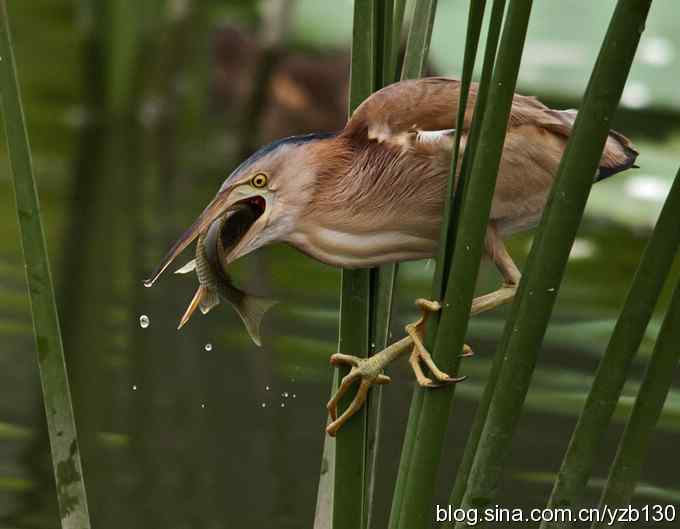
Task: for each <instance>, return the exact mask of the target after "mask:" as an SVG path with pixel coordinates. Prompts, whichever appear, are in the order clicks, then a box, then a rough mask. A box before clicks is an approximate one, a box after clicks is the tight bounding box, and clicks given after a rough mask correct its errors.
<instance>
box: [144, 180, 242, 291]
mask: <svg viewBox="0 0 680 529" xmlns="http://www.w3.org/2000/svg"><path fill="white" fill-rule="evenodd" d="M234 191H236V192H234ZM243 198H244V196H243V194H242V193H239V192H238V188H236V190H235V188H234V187H228V188H226V189H223V190H222V191H220V192H219V193H218V194H217V196H216V197H215V198H214V199H213V200H212V201H211V202H210V204H208V206H207V207H206V208H205V209H204V210H203V212H202V213H201V214H200V216H199V217H198V218H197V219H196V220H195V221H194V223H193V224H192V225H191V226H190V227H189V229H187V230H186V231H185V232H184V233H183V234H182V235H181V236H180V238H179V239H177V240H176V241H175V243H174V244H173V245H172V247H171V248H170V250H169V251H168V253H167V254H166V255H165V257H163V259H162V260H161V262H160V264H159V265H158V267H157V268H156V270H155V271H154V273H153V274H152V275H151V277H150V278H149V279H146V280H145V281H144V286H146V287H150V286H152V285H153V284H154V283H155V282H156V280H157V279H158V278H159V277H160V275H161V274H162V273H163V272H164V271H165V269H166V268H167V267H168V266H170V264H171V263H172V261H174V260H175V258H176V257H177V256H178V255H179V254H180V253H182V251H183V250H184V249H185V248H186V247H187V246H189V245H190V244H191V243H192V241H193V240H194V239H196V237H198V235H199V234H200V233H203V232H204V231H205V230H207V229H208V227H209V226H210V225H211V224H212V223H213V222H214V221H215V220H216V219H217V218H218V217H219V216H220V215H222V214H223V213H224V212H225V211H227V210H228V209H229V208H230V207H232V206H233V205H234V204H236V202H238V201H240V200H242V199H243Z"/></svg>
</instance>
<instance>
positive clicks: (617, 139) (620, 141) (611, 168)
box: [550, 109, 640, 182]
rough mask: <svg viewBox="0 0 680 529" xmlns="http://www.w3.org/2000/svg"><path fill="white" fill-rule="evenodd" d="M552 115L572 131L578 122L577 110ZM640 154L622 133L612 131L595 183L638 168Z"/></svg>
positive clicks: (562, 111)
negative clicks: (636, 162) (636, 163)
mask: <svg viewBox="0 0 680 529" xmlns="http://www.w3.org/2000/svg"><path fill="white" fill-rule="evenodd" d="M550 114H551V115H552V116H553V117H555V118H557V119H558V120H559V121H561V122H562V124H563V125H566V126H567V127H569V128H570V129H571V127H573V126H574V121H576V114H577V112H576V110H573V109H570V110H551V111H550ZM638 154H640V153H639V152H638V151H637V149H636V148H635V147H634V146H633V144H632V142H631V141H630V140H629V139H628V138H626V137H625V136H624V135H623V134H621V133H620V132H616V131H615V130H610V131H609V135H608V136H607V141H606V143H605V145H604V150H603V152H602V158H601V159H600V167H599V169H598V171H597V174H596V175H595V182H599V181H600V180H604V179H605V178H609V177H610V176H612V175H614V174H616V173H620V172H621V171H625V170H626V169H630V168H633V167H634V168H637V167H638V166H637V165H635V160H636V159H637V157H638Z"/></svg>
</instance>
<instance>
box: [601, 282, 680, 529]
mask: <svg viewBox="0 0 680 529" xmlns="http://www.w3.org/2000/svg"><path fill="white" fill-rule="evenodd" d="M678 322H680V283H678V284H677V285H676V287H675V293H674V294H673V298H672V300H671V304H670V307H669V308H668V312H667V313H666V317H665V318H664V321H663V324H662V326H661V330H660V331H659V336H658V338H657V341H656V346H655V347H654V353H653V354H652V358H651V359H650V360H649V365H648V366H647V371H646V372H645V376H644V379H643V380H642V385H641V386H640V391H639V393H638V396H637V398H636V399H635V406H634V407H633V412H632V413H631V416H630V419H629V420H628V424H626V429H625V430H624V432H623V437H622V438H621V442H620V444H619V449H618V451H617V453H616V458H615V459H614V463H613V464H612V466H611V469H610V471H609V479H608V480H607V485H606V487H605V489H604V492H603V493H602V498H601V500H600V507H601V508H602V507H604V506H605V505H606V506H608V507H612V508H613V507H621V506H624V505H629V504H630V500H631V498H632V496H633V492H634V491H635V485H636V483H637V481H638V479H639V477H640V472H641V471H642V465H643V463H644V461H645V457H646V455H647V448H648V446H649V441H650V439H651V437H652V434H653V433H654V427H655V426H656V423H657V421H658V420H659V416H660V415H661V411H662V410H663V405H664V402H665V401H666V397H667V396H668V391H669V390H670V387H671V384H672V383H673V377H674V376H675V373H676V369H677V367H678V361H680V325H678ZM604 525H605V524H593V527H604Z"/></svg>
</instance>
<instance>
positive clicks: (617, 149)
mask: <svg viewBox="0 0 680 529" xmlns="http://www.w3.org/2000/svg"><path fill="white" fill-rule="evenodd" d="M638 154H640V153H639V152H638V151H637V149H636V148H635V147H634V146H633V144H632V143H631V141H630V140H629V139H628V138H626V137H625V136H624V135H623V134H621V133H619V132H616V131H615V130H610V131H609V136H607V142H606V143H605V146H604V152H603V153H602V159H601V160H600V169H599V171H598V172H597V174H596V175H595V181H596V182H599V181H600V180H604V179H605V178H609V177H610V176H612V175H614V174H616V173H620V172H621V171H625V170H626V169H630V168H637V167H639V166H637V165H635V160H636V159H637V157H638Z"/></svg>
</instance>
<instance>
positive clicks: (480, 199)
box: [401, 0, 531, 529]
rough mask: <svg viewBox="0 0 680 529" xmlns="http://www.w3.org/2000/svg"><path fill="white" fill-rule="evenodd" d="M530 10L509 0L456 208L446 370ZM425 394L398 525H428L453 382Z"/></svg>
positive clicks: (467, 297) (472, 274) (441, 354)
mask: <svg viewBox="0 0 680 529" xmlns="http://www.w3.org/2000/svg"><path fill="white" fill-rule="evenodd" d="M530 12H531V2H530V1H529V2H527V1H516V0H513V2H512V3H511V4H510V9H509V12H508V20H507V22H506V24H505V28H504V30H503V38H502V43H501V51H500V54H499V58H498V63H497V67H496V71H495V73H494V78H493V83H492V84H491V88H490V89H491V92H490V94H489V100H488V101H489V109H488V111H487V112H486V113H485V115H484V120H483V123H482V128H481V131H480V139H479V142H480V143H479V146H478V147H477V149H478V151H477V152H478V156H477V157H476V158H475V160H474V164H473V166H472V169H471V173H470V178H469V182H466V187H467V190H466V192H465V194H466V196H465V201H464V202H463V204H462V210H461V212H460V223H459V225H458V228H457V233H456V239H455V241H456V244H455V247H454V251H453V259H452V264H451V267H450V273H449V277H448V282H447V287H446V293H445V296H444V304H443V305H444V307H443V309H442V314H441V320H440V324H439V329H438V332H437V337H436V341H435V347H434V350H433V357H434V359H435V362H436V363H437V364H438V365H439V366H440V367H441V368H442V369H444V370H445V371H447V372H449V373H455V372H456V370H457V368H458V363H459V360H460V358H459V355H460V352H461V351H462V349H463V340H464V337H465V331H466V329H467V322H468V319H469V313H470V308H471V306H472V296H473V294H474V285H475V282H476V277H477V274H478V270H479V264H480V261H481V256H482V250H483V241H484V235H485V232H486V225H487V223H488V219H489V212H490V210H491V198H492V196H493V192H494V189H495V184H496V174H497V172H498V167H499V165H500V159H501V154H502V151H503V143H504V140H505V131H506V128H507V123H508V119H509V115H510V108H511V104H512V97H513V95H514V89H515V83H516V80H517V74H518V71H519V65H520V60H521V57H522V49H523V46H524V38H525V36H526V30H527V26H528V22H529V14H530ZM424 393H425V394H424V397H423V406H422V410H421V414H420V420H419V423H418V438H417V440H416V443H415V445H414V448H413V455H412V457H413V461H412V462H411V471H410V474H409V477H408V481H407V483H406V491H405V493H404V508H403V512H402V516H401V528H402V529H406V528H418V527H429V523H430V520H431V515H432V513H431V501H432V497H433V494H434V486H435V482H436V474H437V467H438V465H439V461H440V460H441V453H442V445H443V441H444V435H445V433H446V427H447V422H448V421H447V418H448V415H449V412H450V407H451V399H452V398H453V394H454V387H453V386H449V387H445V388H440V389H437V390H436V391H425V392H424Z"/></svg>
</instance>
